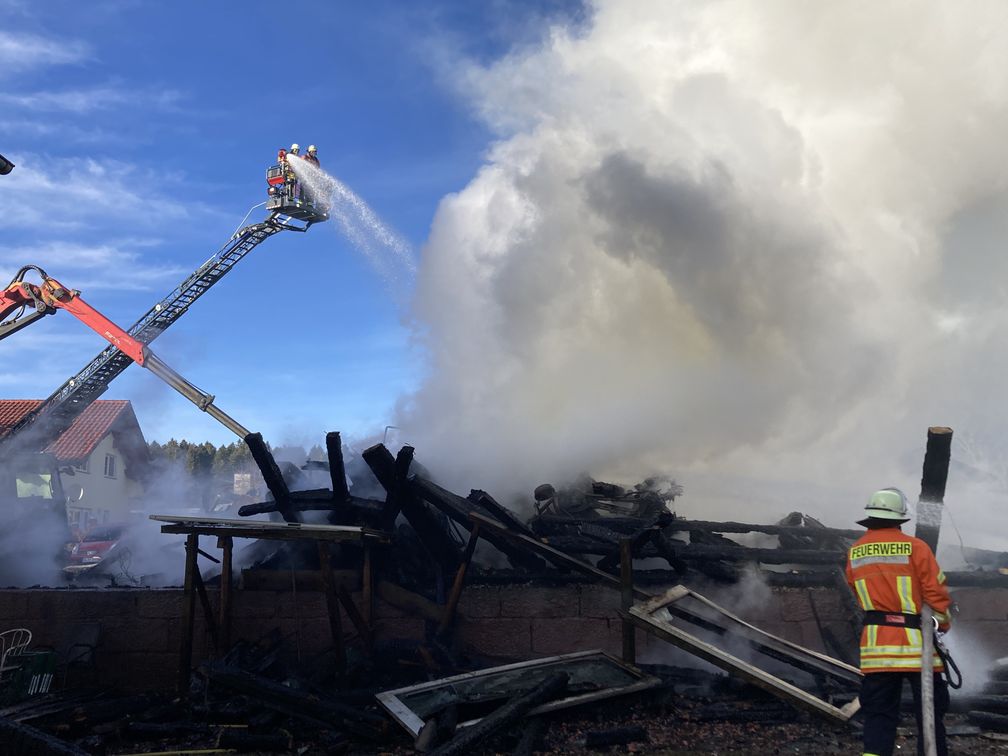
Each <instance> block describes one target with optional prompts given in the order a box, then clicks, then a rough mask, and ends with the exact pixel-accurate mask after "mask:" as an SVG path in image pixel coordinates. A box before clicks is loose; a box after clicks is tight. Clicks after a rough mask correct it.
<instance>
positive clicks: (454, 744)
mask: <svg viewBox="0 0 1008 756" xmlns="http://www.w3.org/2000/svg"><path fill="white" fill-rule="evenodd" d="M569 679H570V677H569V676H568V675H567V673H566V672H557V673H555V674H552V675H550V676H549V677H547V678H546V679H545V680H543V681H542V682H541V683H539V684H538V685H537V686H536V687H534V688H533V689H532V690H530V691H528V692H527V693H524V694H522V695H520V696H515V697H514V698H513V699H511V700H510V701H509V702H508V703H506V704H504V705H503V706H501V707H500V708H499V709H496V710H495V711H494V712H493V713H492V714H489V715H487V716H485V717H483V719H481V720H480V721H479V722H477V723H476V724H474V725H472V726H471V727H467V728H466V729H464V730H463V731H462V732H461V733H459V734H458V735H456V736H455V737H454V738H452V739H451V740H449V741H448V742H447V743H445V744H444V745H443V746H441V747H440V748H437V749H435V750H433V751H431V752H430V753H431V756H455V754H468V753H472V752H473V751H474V750H475V748H476V746H477V745H478V744H480V743H485V742H486V740H487V739H488V738H489V737H491V736H492V735H493V734H494V733H497V732H499V731H500V730H502V729H503V728H505V727H507V726H508V725H510V724H512V723H514V722H517V721H518V720H519V719H521V718H522V717H523V716H525V715H526V714H527V713H528V712H530V711H531V710H532V709H534V708H535V707H536V706H539V705H540V704H543V703H546V702H547V701H550V700H552V699H554V698H557V697H558V696H560V695H561V694H562V693H563V692H564V691H565V690H566V689H567V682H568V681H569Z"/></svg>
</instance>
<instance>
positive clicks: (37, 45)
mask: <svg viewBox="0 0 1008 756" xmlns="http://www.w3.org/2000/svg"><path fill="white" fill-rule="evenodd" d="M90 56H91V49H90V47H89V46H88V45H87V44H85V43H84V42H81V41H77V40H64V39H54V38H51V37H42V36H38V35H35V34H28V33H26V32H18V31H8V30H3V29H0V76H2V75H3V74H4V73H7V74H11V73H17V72H20V71H26V70H29V69H32V68H42V67H45V66H53V65H65V64H68V63H80V62H83V61H85V60H88V59H89V58H90Z"/></svg>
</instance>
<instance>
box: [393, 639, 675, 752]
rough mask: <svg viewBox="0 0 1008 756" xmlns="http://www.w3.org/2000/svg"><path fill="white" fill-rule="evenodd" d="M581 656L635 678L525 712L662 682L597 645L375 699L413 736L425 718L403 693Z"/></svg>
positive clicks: (568, 705)
mask: <svg viewBox="0 0 1008 756" xmlns="http://www.w3.org/2000/svg"><path fill="white" fill-rule="evenodd" d="M583 660H593V661H594V660H605V661H608V662H609V663H611V664H612V665H613V666H614V667H618V668H619V669H620V670H622V671H624V672H626V673H627V675H629V676H630V677H632V678H635V679H636V680H637V681H636V682H634V683H631V684H629V685H622V686H619V687H616V688H606V689H604V690H595V691H591V692H590V693H581V694H578V695H573V696H567V697H566V698H559V699H557V700H555V701H550V702H549V703H545V704H542V705H541V706H537V707H535V708H534V709H532V710H531V711H529V713H528V714H527V715H526V716H535V715H537V714H546V713H547V712H551V711H560V710H561V709H569V708H571V707H573V706H580V705H581V704H586V703H591V702H593V701H603V700H605V699H608V698H615V697H616V696H625V695H629V694H631V693H638V692H640V691H643V690H650V689H651V688H654V687H657V686H658V685H661V680H660V679H658V678H657V677H654V676H652V675H647V674H645V673H643V672H641V671H640V670H639V669H637V668H636V667H632V666H630V665H629V664H624V663H623V662H622V661H620V660H619V659H617V658H616V657H615V656H612V655H611V654H607V653H606V652H605V651H601V650H598V649H596V650H593V651H579V652H577V653H573V654H562V655H560V656H549V657H546V658H543V659H533V660H531V661H524V662H517V663H515V664H505V665H503V666H500V667H490V668H488V669H480V670H477V671H475V672H466V673H464V674H461V675H455V676H453V677H445V678H443V679H441V680H432V681H431V682H426V683H420V684H419V685H410V686H408V687H405V688H396V689H395V690H387V691H384V692H382V693H378V694H377V695H376V696H375V697H376V698H377V699H378V703H380V704H381V705H382V707H384V709H385V710H386V711H387V712H388V713H389V714H390V715H391V716H392V718H393V719H395V720H396V721H397V722H398V723H399V724H400V725H402V727H403V728H405V729H406V731H407V732H409V733H410V734H412V735H413V736H414V737H416V736H417V735H419V734H420V730H421V729H422V728H423V726H424V724H425V720H424V719H422V718H421V717H420V716H419V715H418V714H417V713H416V712H414V711H413V710H412V709H411V708H409V706H407V705H406V704H405V703H404V702H403V701H402V699H401V698H400V696H402V695H404V694H409V693H419V692H422V691H426V690H436V689H438V688H444V687H448V686H451V685H454V684H455V683H459V682H464V681H467V680H473V679H477V678H480V677H491V676H493V675H496V674H502V673H506V672H512V671H514V670H520V669H536V668H540V667H550V666H561V665H564V664H570V663H575V664H576V663H577V662H579V661H583ZM479 721H480V720H479V719H471V720H468V721H465V722H461V723H459V725H458V726H459V727H470V726H472V725H474V724H476V723H477V722H479Z"/></svg>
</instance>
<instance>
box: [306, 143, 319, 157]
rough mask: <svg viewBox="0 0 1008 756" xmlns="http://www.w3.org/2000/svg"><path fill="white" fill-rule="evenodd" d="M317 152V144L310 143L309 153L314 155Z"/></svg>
mask: <svg viewBox="0 0 1008 756" xmlns="http://www.w3.org/2000/svg"><path fill="white" fill-rule="evenodd" d="M316 152H318V150H317V149H315V145H314V144H309V145H308V154H309V155H314V154H315V153H316Z"/></svg>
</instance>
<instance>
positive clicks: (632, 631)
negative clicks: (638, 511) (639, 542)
mask: <svg viewBox="0 0 1008 756" xmlns="http://www.w3.org/2000/svg"><path fill="white" fill-rule="evenodd" d="M632 543H633V539H632V538H621V539H620V586H621V602H620V606H621V608H622V609H623V611H624V612H629V611H630V608H631V607H632V606H633V600H634V594H633V554H632V553H631V545H632ZM636 632H637V630H636V628H634V626H633V624H632V623H631V622H628V621H627V620H623V661H625V662H626V663H627V664H636V663H637V636H636Z"/></svg>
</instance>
